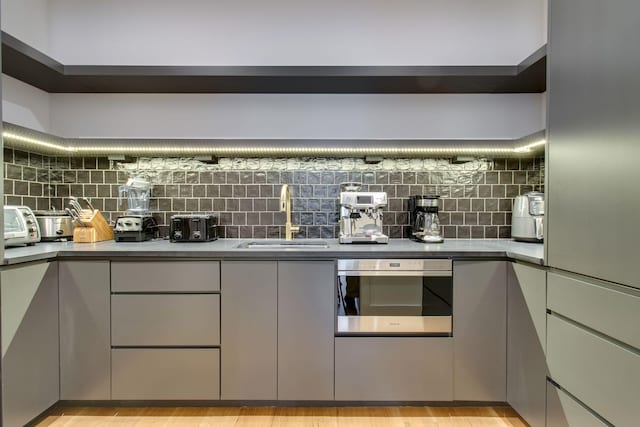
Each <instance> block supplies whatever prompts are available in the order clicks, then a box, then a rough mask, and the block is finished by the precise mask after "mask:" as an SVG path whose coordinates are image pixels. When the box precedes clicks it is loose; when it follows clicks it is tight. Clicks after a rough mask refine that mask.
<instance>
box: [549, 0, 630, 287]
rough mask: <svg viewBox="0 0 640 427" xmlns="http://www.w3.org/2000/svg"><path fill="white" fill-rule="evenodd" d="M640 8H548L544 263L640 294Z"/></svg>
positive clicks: (578, 2)
mask: <svg viewBox="0 0 640 427" xmlns="http://www.w3.org/2000/svg"><path fill="white" fill-rule="evenodd" d="M638 16H640V2H639V1H637V0H619V1H613V2H602V1H597V0H562V1H549V46H553V48H552V49H549V56H548V58H547V63H548V64H549V92H548V100H549V101H548V102H549V115H548V137H549V146H548V156H547V158H548V166H549V173H548V174H545V175H547V176H548V178H547V180H548V182H547V189H548V191H547V201H548V209H547V225H548V227H547V231H548V233H547V236H546V241H545V246H546V249H547V255H548V256H547V258H546V260H547V262H548V264H549V265H550V266H553V267H557V268H559V269H562V270H567V271H572V272H575V273H580V274H584V275H586V276H591V277H597V278H600V279H605V280H608V281H611V282H615V283H621V284H625V285H629V286H635V287H640V263H639V262H638V241H640V227H638V218H640V197H638V182H640V168H638V162H637V159H638V158H640V144H638V118H639V117H640V103H639V102H638V99H640V84H638V76H637V73H636V72H633V71H631V70H638V69H640V43H638V22H637V17H638Z"/></svg>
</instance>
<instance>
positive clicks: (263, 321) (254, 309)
mask: <svg viewBox="0 0 640 427" xmlns="http://www.w3.org/2000/svg"><path fill="white" fill-rule="evenodd" d="M220 306H221V324H220V327H221V338H220V347H221V373H220V376H221V398H222V399H223V400H276V399H277V398H278V359H277V357H278V331H277V327H278V317H277V316H278V264H277V263H276V262H275V261H227V262H223V263H222V265H221V302H220Z"/></svg>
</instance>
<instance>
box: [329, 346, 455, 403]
mask: <svg viewBox="0 0 640 427" xmlns="http://www.w3.org/2000/svg"><path fill="white" fill-rule="evenodd" d="M335 355H336V356H335V399H336V400H354V401H356V400H359V401H375V400H387V401H438V400H443V401H452V400H453V339H452V338H408V337H398V338H395V337H394V338H391V337H382V338H365V337H353V338H350V337H344V338H336V342H335Z"/></svg>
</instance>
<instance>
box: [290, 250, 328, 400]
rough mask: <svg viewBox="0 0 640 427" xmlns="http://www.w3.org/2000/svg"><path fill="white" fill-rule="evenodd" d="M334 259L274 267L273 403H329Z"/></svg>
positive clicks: (297, 262)
mask: <svg viewBox="0 0 640 427" xmlns="http://www.w3.org/2000/svg"><path fill="white" fill-rule="evenodd" d="M335 285H336V270H335V263H334V262H333V261H317V262H314V261H281V262H279V263H278V399H279V400H333V337H334V329H335V317H334V311H335V301H336V296H335V289H336V286H335Z"/></svg>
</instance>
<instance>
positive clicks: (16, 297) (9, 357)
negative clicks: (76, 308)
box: [0, 262, 59, 427]
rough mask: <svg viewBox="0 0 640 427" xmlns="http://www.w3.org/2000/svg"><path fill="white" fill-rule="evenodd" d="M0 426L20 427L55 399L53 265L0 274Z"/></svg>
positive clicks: (55, 294)
mask: <svg viewBox="0 0 640 427" xmlns="http://www.w3.org/2000/svg"><path fill="white" fill-rule="evenodd" d="M0 285H1V287H2V295H1V300H0V301H2V304H1V305H2V306H1V309H0V311H1V312H2V319H1V322H2V423H1V424H2V425H4V426H6V427H13V426H22V425H25V424H26V423H27V422H28V421H31V420H32V419H33V418H35V417H36V416H38V415H40V414H41V413H42V412H43V411H45V410H46V409H47V408H49V407H50V406H51V405H53V404H54V403H56V402H57V401H58V399H59V376H58V263H57V262H50V263H47V262H43V263H37V264H31V265H26V266H19V267H14V268H6V269H3V270H2V273H1V275H0Z"/></svg>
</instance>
